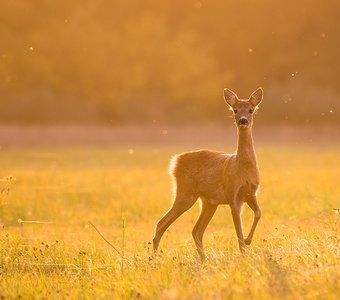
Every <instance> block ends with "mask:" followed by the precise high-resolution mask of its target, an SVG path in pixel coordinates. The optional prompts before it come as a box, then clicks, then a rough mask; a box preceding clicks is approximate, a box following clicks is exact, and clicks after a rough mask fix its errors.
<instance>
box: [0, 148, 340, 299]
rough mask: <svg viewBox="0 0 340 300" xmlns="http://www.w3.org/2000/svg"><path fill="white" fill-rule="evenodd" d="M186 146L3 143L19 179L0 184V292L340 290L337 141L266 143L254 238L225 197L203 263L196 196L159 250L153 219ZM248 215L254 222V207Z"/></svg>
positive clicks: (9, 167)
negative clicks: (246, 240) (240, 240)
mask: <svg viewBox="0 0 340 300" xmlns="http://www.w3.org/2000/svg"><path fill="white" fill-rule="evenodd" d="M185 150H189V149H182V148H181V147H176V148H171V147H167V148H162V147H160V148H158V149H156V148H152V147H146V146H145V147H141V148H135V149H133V150H132V149H125V148H124V149H122V148H117V147H115V148H104V147H103V148H90V147H88V148H79V149H76V148H73V149H60V148H59V149H50V150H49V149H44V150H34V149H30V150H27V149H26V150H20V149H19V150H6V151H5V150H3V151H1V155H0V165H1V171H0V177H5V176H13V177H14V178H15V180H13V181H12V182H8V181H1V182H0V184H1V187H2V188H3V189H4V190H3V192H2V198H1V201H2V203H1V207H0V214H1V215H0V217H1V220H2V223H3V224H4V226H3V227H2V229H1V230H0V297H1V298H5V299H7V298H10V299H11V298H19V297H22V298H28V299H46V298H47V299H56V298H78V299H93V298H96V299H113V298H125V299H131V298H132V299H137V298H138V299H208V298H210V299H239V298H241V299H254V298H255V299H338V296H339V294H340V248H339V245H340V231H339V229H340V228H339V227H340V225H339V224H340V212H339V210H336V209H337V208H339V206H340V184H339V182H340V147H339V146H336V145H333V146H332V147H319V148H315V147H314V148H310V147H307V146H305V147H304V146H301V147H299V148H296V147H282V146H280V147H279V146H276V147H275V146H269V147H267V146H266V147H258V148H257V154H258V160H259V164H260V172H261V190H260V192H259V202H260V205H261V208H262V212H263V217H262V219H261V221H260V223H259V226H258V228H257V231H256V232H255V237H254V240H253V243H252V245H251V246H250V247H248V251H247V253H246V254H245V255H241V254H240V253H239V250H238V247H237V241H236V235H235V232H234V228H233V224H232V220H231V216H230V212H229V207H228V206H221V207H220V208H219V209H218V210H217V213H216V215H215V217H214V218H213V220H212V222H211V224H210V225H209V227H208V229H207V231H206V235H205V238H204V241H205V246H206V254H207V259H206V261H205V262H204V263H203V264H202V263H200V261H199V259H198V256H197V254H196V250H195V248H194V245H193V242H192V239H191V230H192V228H193V226H194V223H195V221H196V218H197V217H198V213H199V205H198V204H197V205H196V206H195V207H193V208H192V209H191V210H190V211H189V212H187V213H186V214H185V215H183V216H182V217H181V218H180V219H179V220H177V222H175V223H174V224H173V226H171V227H170V228H169V230H168V231H167V232H166V233H165V235H164V237H163V239H162V241H161V245H160V249H161V251H160V254H159V255H158V256H157V257H153V258H150V255H151V254H152V252H151V245H150V241H151V239H152V236H153V231H154V225H155V223H156V222H157V221H158V219H159V218H160V217H161V215H162V214H163V213H164V212H165V211H166V210H167V209H168V208H169V206H170V204H171V201H172V195H171V181H170V178H169V176H168V175H167V165H168V161H169V159H170V157H171V155H173V154H174V153H176V152H178V151H185ZM8 185H10V191H9V193H8V195H7V192H6V191H7V190H6V188H7V186H8ZM18 220H19V223H18ZM20 220H22V221H40V222H50V223H44V224H39V223H25V222H22V221H20ZM243 220H244V225H245V231H246V232H247V231H248V230H249V227H250V224H251V221H252V213H251V212H250V210H249V209H247V208H246V209H245V210H244V213H243ZM20 222H21V223H20ZM89 222H92V223H93V224H94V225H95V226H96V227H97V228H98V230H99V231H100V232H101V233H102V234H103V235H104V236H105V237H106V238H107V239H108V240H109V241H110V243H112V245H113V246H114V247H115V248H116V250H118V251H116V250H115V249H113V247H111V246H110V245H108V244H107V243H106V242H105V241H104V240H103V239H102V238H101V237H100V235H99V234H98V233H97V232H96V231H95V229H94V228H93V227H92V226H91V225H90V224H89Z"/></svg>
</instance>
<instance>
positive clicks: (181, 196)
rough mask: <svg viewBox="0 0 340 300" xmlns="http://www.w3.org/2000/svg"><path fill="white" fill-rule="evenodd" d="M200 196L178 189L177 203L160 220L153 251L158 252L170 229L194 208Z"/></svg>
mask: <svg viewBox="0 0 340 300" xmlns="http://www.w3.org/2000/svg"><path fill="white" fill-rule="evenodd" d="M197 198H198V196H197V195H195V194H194V193H193V192H191V191H188V190H185V189H179V188H177V192H176V197H175V201H174V203H173V204H172V207H171V208H170V210H169V211H168V212H167V213H166V214H165V215H164V216H163V217H162V218H161V219H160V220H159V222H158V223H157V225H156V232H155V236H154V238H153V249H154V251H157V248H158V245H159V242H160V240H161V238H162V236H163V234H164V232H165V231H166V230H167V229H168V227H169V226H170V225H171V224H172V223H173V222H174V221H175V220H176V219H177V218H178V217H179V216H181V215H182V214H183V213H184V212H186V211H187V210H188V209H189V208H191V207H192V206H193V204H194V203H195V202H196V200H197Z"/></svg>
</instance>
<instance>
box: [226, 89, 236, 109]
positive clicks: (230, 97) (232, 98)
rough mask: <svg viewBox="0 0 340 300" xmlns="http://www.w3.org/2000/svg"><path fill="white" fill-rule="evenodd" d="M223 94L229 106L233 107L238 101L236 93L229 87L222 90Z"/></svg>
mask: <svg viewBox="0 0 340 300" xmlns="http://www.w3.org/2000/svg"><path fill="white" fill-rule="evenodd" d="M223 96H224V100H225V102H227V104H228V105H229V106H230V107H234V106H235V104H236V103H237V101H238V98H237V95H236V94H235V93H234V92H233V91H231V90H229V89H224V90H223Z"/></svg>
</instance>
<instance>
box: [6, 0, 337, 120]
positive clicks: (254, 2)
mask: <svg viewBox="0 0 340 300" xmlns="http://www.w3.org/2000/svg"><path fill="white" fill-rule="evenodd" d="M339 12H340V2H339V1H336V0H328V1H314V0H300V1H295V0H287V1H272V0H229V1H227V0H211V1H208V0H200V1H196V0H185V1H184V0H172V1H156V0H155V1H148V0H144V1H140V0H125V1H105V0H96V1H94V0H92V1H90V0H81V1H80V0H73V1H52V0H30V1H24V0H19V1H10V0H2V1H1V3H0V25H1V26H0V45H1V47H0V101H1V102H0V103H1V110H0V121H1V122H2V123H5V122H14V123H17V122H22V123H28V122H38V123H39V122H88V121H91V122H93V121H103V122H113V123H116V122H122V121H124V122H155V121H156V122H191V121H211V120H222V119H223V118H225V115H226V111H225V109H224V104H223V103H222V101H223V100H222V90H223V88H224V87H229V88H231V89H233V90H235V91H236V92H238V94H239V96H240V97H241V98H245V97H248V96H249V94H250V93H251V92H252V91H253V90H255V89H256V88H257V87H258V86H262V87H263V88H264V90H265V97H266V98H265V102H264V103H263V108H262V110H263V112H262V113H261V114H260V115H259V118H260V121H263V122H269V121H270V122H272V121H277V122H282V123H284V122H289V123H292V122H293V123H295V122H299V123H308V122H326V123H328V122H333V123H334V122H338V123H340V120H339V119H340V114H339V108H340V107H339V95H340V85H339V75H340V61H339V47H340V26H339V25H338V14H339Z"/></svg>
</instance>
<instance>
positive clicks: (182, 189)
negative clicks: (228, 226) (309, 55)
mask: <svg viewBox="0 0 340 300" xmlns="http://www.w3.org/2000/svg"><path fill="white" fill-rule="evenodd" d="M224 97H225V100H226V102H227V104H228V105H229V106H230V108H231V109H232V110H233V111H234V118H235V123H236V125H237V128H238V145H237V151H236V153H235V154H226V153H223V152H216V151H211V150H198V151H192V152H185V153H182V154H180V155H176V156H175V157H174V158H173V159H172V160H171V163H170V168H169V173H170V175H171V176H172V177H173V179H174V187H175V194H176V196H175V200H174V203H173V205H172V207H171V209H170V210H169V211H168V212H167V213H166V214H165V215H164V216H163V217H162V219H161V220H160V221H159V222H158V224H157V226H156V233H155V237H154V239H153V246H154V250H155V251H156V250H157V248H158V245H159V242H160V239H161V237H162V235H163V233H164V232H165V230H166V229H167V228H168V227H169V226H170V225H171V224H172V223H173V222H174V221H175V220H176V219H177V218H178V217H179V216H180V215H181V214H182V213H183V212H185V211H186V210H188V209H189V208H190V207H192V205H193V204H194V203H195V202H196V201H197V199H198V198H201V200H202V209H201V213H200V216H199V219H198V220H197V223H196V225H195V227H194V229H193V232H192V234H193V238H194V241H195V244H196V247H197V250H198V253H199V254H200V256H201V258H202V259H203V258H204V252H203V243H202V238H203V234H204V231H205V229H206V227H207V225H208V224H209V222H210V220H211V218H212V217H213V215H214V213H215V211H216V208H217V206H218V205H219V204H229V205H230V208H231V213H232V217H233V221H234V225H235V229H236V233H237V237H238V240H239V247H240V250H241V252H243V251H244V248H245V245H246V244H248V245H249V244H250V243H251V240H252V237H253V234H254V231H255V228H256V225H257V222H258V220H259V218H260V216H261V211H260V208H259V206H258V203H257V190H258V188H259V171H258V166H257V160H256V154H255V149H254V145H253V138H252V123H253V118H252V115H253V113H254V111H255V110H256V109H257V108H258V105H259V103H260V102H261V100H262V89H258V90H256V91H255V92H254V93H253V94H252V95H251V97H250V99H249V100H238V98H237V96H236V94H234V93H233V92H231V91H230V90H228V89H225V90H224ZM244 123H246V124H244ZM244 202H246V203H247V204H248V205H249V206H250V208H251V209H252V210H253V211H254V214H255V217H254V221H253V225H252V228H251V230H250V233H249V235H248V237H247V238H246V239H244V237H243V229H242V219H241V211H242V205H243V203H244Z"/></svg>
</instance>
